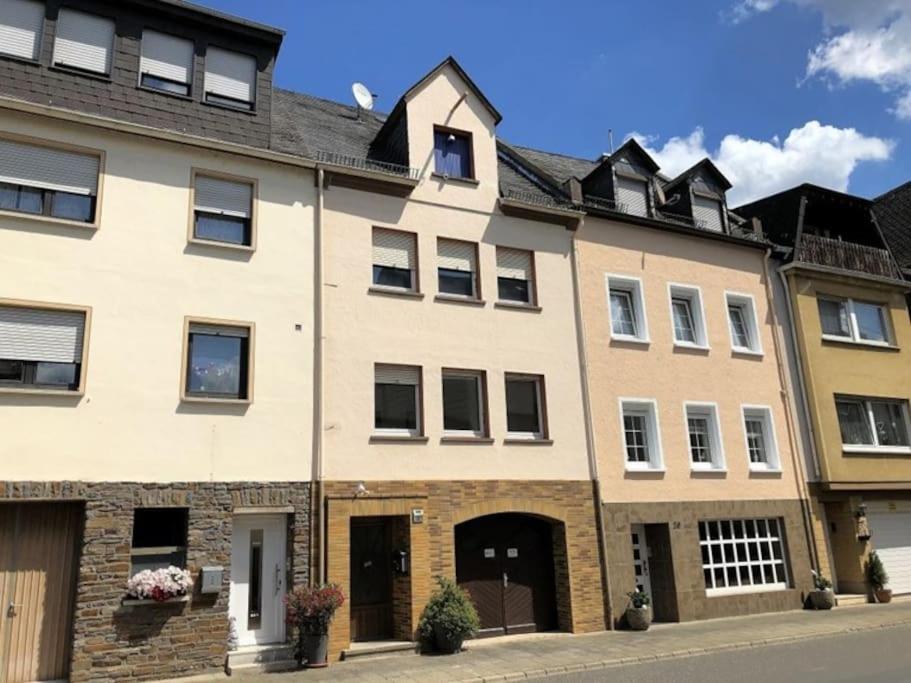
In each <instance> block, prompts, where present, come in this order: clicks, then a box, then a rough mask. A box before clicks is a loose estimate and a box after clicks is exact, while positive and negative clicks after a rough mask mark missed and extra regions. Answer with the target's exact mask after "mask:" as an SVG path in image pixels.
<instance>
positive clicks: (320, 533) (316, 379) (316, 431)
mask: <svg viewBox="0 0 911 683" xmlns="http://www.w3.org/2000/svg"><path fill="white" fill-rule="evenodd" d="M324 181H325V171H324V170H323V168H322V167H321V166H317V167H316V207H315V210H314V216H313V444H312V448H313V473H312V479H313V486H312V487H311V489H310V499H311V507H310V548H311V551H310V552H311V554H312V553H313V547H314V545H316V544H315V543H314V541H315V540H318V542H319V546H318V547H319V550H318V552H317V558H316V559H317V564H318V566H319V573H318V577H316V578H317V579H318V581H317V582H318V583H325V581H326V533H325V529H326V520H325V519H324V517H325V511H324V507H325V504H326V501H325V491H324V490H323V201H324V198H323V184H324ZM314 503H315V505H314ZM315 517H316V518H318V523H319V526H318V527H317V520H315V519H314V518H315ZM310 581H311V583H313V582H314V577H313V576H312V575H311V578H310Z"/></svg>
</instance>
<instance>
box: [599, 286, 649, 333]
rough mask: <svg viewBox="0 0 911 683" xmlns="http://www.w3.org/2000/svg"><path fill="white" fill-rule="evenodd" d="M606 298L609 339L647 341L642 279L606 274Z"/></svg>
mask: <svg viewBox="0 0 911 683" xmlns="http://www.w3.org/2000/svg"><path fill="white" fill-rule="evenodd" d="M607 298H608V314H609V316H610V325H611V339H615V340H617V341H636V342H647V341H648V324H647V322H646V318H645V302H644V300H643V296H642V281H641V280H639V279H638V278H631V277H624V276H620V275H608V276H607Z"/></svg>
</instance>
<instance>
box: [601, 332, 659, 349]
mask: <svg viewBox="0 0 911 683" xmlns="http://www.w3.org/2000/svg"><path fill="white" fill-rule="evenodd" d="M610 340H611V341H612V342H615V343H617V344H640V345H642V346H648V345H649V344H651V343H652V340H651V339H649V338H648V337H629V336H627V335H624V334H612V335H611V336H610Z"/></svg>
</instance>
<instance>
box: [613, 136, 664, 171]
mask: <svg viewBox="0 0 911 683" xmlns="http://www.w3.org/2000/svg"><path fill="white" fill-rule="evenodd" d="M627 150H629V151H631V152H633V153H634V154H635V155H636V156H638V157H639V158H640V159H641V160H642V161H644V162H645V167H646V168H647V169H648V170H649V171H651V172H652V173H657V172H658V169H659V168H661V167H660V166H659V165H658V164H657V163H656V162H655V160H654V159H652V155H651V154H649V153H648V152H646V151H645V149H644V148H643V147H642V145H640V144H639V143H638V142H636V138H630V139H629V140H627V141H626V142H624V143H623V144H622V145H620V146H619V147H618V148H617V151H616V152H614V153H613V154H611V155H610V156H609V157H607V159H606V161H611V162H613V161H616V160H617V159H618V158H619V157H620V156H621V155H622V154H623V153H624V152H625V151H627Z"/></svg>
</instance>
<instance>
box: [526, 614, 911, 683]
mask: <svg viewBox="0 0 911 683" xmlns="http://www.w3.org/2000/svg"><path fill="white" fill-rule="evenodd" d="M535 680H537V681H547V683H570V682H572V683H596V682H597V683H600V682H601V681H609V682H610V683H689V682H693V683H696V682H698V683H714V682H715V681H718V682H719V683H721V682H724V683H727V682H728V681H734V682H736V683H754V682H755V683H769V681H774V682H775V683H789V682H791V681H794V682H795V683H796V682H797V681H799V682H800V683H815V682H817V681H818V682H820V683H836V682H838V683H843V682H845V681H863V682H864V683H906V682H908V681H911V626H903V627H896V628H887V629H876V630H874V631H868V632H862V633H851V634H843V635H837V636H832V637H829V638H816V639H812V640H804V641H800V642H795V643H793V644H788V645H768V646H765V647H758V648H749V649H742V650H732V651H729V652H719V653H716V654H705V655H696V656H692V657H680V658H674V659H666V660H662V661H660V662H654V663H651V664H634V665H630V666H622V667H613V668H610V669H602V670H600V671H590V672H584V673H574V674H564V675H560V676H550V677H548V678H541V679H535Z"/></svg>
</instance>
